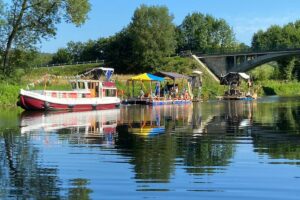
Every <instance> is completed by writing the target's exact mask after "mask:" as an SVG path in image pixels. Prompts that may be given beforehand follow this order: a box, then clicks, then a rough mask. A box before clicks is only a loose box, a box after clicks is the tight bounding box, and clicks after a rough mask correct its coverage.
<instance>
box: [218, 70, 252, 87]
mask: <svg viewBox="0 0 300 200" xmlns="http://www.w3.org/2000/svg"><path fill="white" fill-rule="evenodd" d="M240 77H241V78H243V79H245V80H249V79H250V76H249V75H248V74H246V73H243V72H229V73H228V74H226V75H224V76H221V78H220V84H221V85H229V84H230V83H232V82H238V81H239V79H240Z"/></svg>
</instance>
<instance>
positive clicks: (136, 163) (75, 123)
mask: <svg viewBox="0 0 300 200" xmlns="http://www.w3.org/2000/svg"><path fill="white" fill-rule="evenodd" d="M1 117H2V115H0V119H1ZM10 118H12V117H11V116H9V119H10ZM299 119H300V101H299V100H293V101H289V100H284V101H281V100H277V101H266V100H261V101H253V102H247V101H227V102H226V101H224V102H219V101H218V102H208V103H201V104H191V105H165V106H154V107H149V106H141V105H137V106H124V107H121V108H120V109H116V110H106V111H89V112H76V113H71V112H50V113H40V112H35V113H27V112H25V113H22V115H21V117H20V122H19V124H20V127H19V126H18V125H15V126H14V127H13V126H12V125H10V127H12V128H9V129H7V128H2V127H3V126H4V124H5V123H2V124H1V126H0V133H1V135H0V145H1V149H0V158H1V160H2V162H1V164H0V176H1V179H0V184H1V186H2V187H1V189H0V198H3V199H5V198H8V197H10V196H11V197H13V198H36V199H39V198H44V197H45V196H46V197H49V198H54V199H60V198H65V199H93V198H95V197H97V195H101V194H104V196H106V197H107V196H109V194H110V195H111V194H112V195H115V194H114V192H113V193H112V192H111V191H114V190H115V187H119V188H121V189H118V192H122V191H123V192H124V191H125V192H124V193H123V194H127V193H126V192H128V191H130V190H134V191H136V190H137V191H147V192H154V191H155V192H158V191H159V192H162V191H163V192H165V193H172V192H173V191H177V190H179V189H178V188H181V189H180V191H202V192H207V191H209V192H213V193H214V194H215V193H218V192H220V191H227V192H229V193H230V191H229V189H228V187H231V188H233V189H235V188H239V187H240V188H242V189H243V190H246V189H247V188H249V187H254V186H255V183H257V182H260V183H268V182H267V180H265V179H263V178H261V177H260V176H259V175H256V173H257V172H258V171H260V170H265V171H264V173H266V174H267V173H268V170H269V168H270V169H273V170H274V166H277V165H278V164H280V165H284V166H285V167H286V168H287V169H289V170H293V168H291V167H295V165H296V166H299V164H300V162H299V160H300V153H299V152H300V124H299ZM47 147H51V148H48V149H47ZM49 149H50V150H49ZM51 149H52V150H51ZM46 150H47V151H46ZM51 156H52V157H51ZM49 157H50V158H52V160H51V159H50V161H49V160H47V159H49ZM262 163H267V165H268V166H267V167H266V165H263V164H262ZM275 164H276V165H275ZM248 165H249V167H248ZM241 166H242V167H241ZM263 167H265V168H263ZM297 169H298V168H297ZM297 169H296V170H297ZM248 172H250V174H251V175H248ZM277 172H278V171H277ZM292 172H295V171H292ZM296 172H299V170H298V171H296ZM274 174H275V175H277V174H280V173H274ZM293 175H294V174H293ZM272 177H273V173H272ZM297 177H298V176H297ZM226 178H227V179H226ZM232 178H239V180H242V179H247V181H246V182H247V183H246V182H244V184H245V185H244V186H240V185H238V184H235V183H232V182H231V180H232ZM277 178H278V177H277ZM248 181H249V183H248ZM265 181H266V182H265ZM250 183H251V184H250ZM222 184H223V185H222ZM249 184H250V185H249ZM273 184H275V182H274V183H273ZM266 185H267V184H266ZM120 186H122V187H120ZM279 186H280V184H278V185H276V187H279ZM243 187H244V188H243ZM107 190H109V191H110V193H109V194H108V192H107V193H105V192H106V191H107ZM254 190H255V189H254ZM264 191H267V190H264ZM151 194H157V193H151ZM224 194H225V193H224ZM226 194H227V193H226ZM231 194H232V193H231ZM93 195H94V196H93ZM134 195H141V193H138V194H137V193H135V194H134ZM142 196H143V197H145V198H146V197H149V196H147V195H144V194H143V195H142ZM154 196H155V195H154ZM115 197H116V199H118V198H117V196H115ZM118 197H120V196H118ZM175 197H176V195H175ZM125 198H129V197H128V196H125Z"/></svg>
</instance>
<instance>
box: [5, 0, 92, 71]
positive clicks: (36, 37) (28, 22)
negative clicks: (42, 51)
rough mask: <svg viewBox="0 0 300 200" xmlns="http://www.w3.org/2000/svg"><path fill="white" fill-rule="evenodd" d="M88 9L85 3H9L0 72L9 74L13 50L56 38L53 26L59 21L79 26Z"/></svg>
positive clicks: (28, 0) (65, 0)
mask: <svg viewBox="0 0 300 200" xmlns="http://www.w3.org/2000/svg"><path fill="white" fill-rule="evenodd" d="M89 10H90V4H89V2H88V0H12V1H11V2H10V3H9V5H8V6H7V7H5V14H4V15H2V16H3V20H4V25H3V26H1V30H0V37H1V39H0V40H1V41H0V42H1V44H4V45H3V46H2V52H3V59H2V65H1V70H2V72H3V73H4V74H10V73H11V72H12V70H13V68H12V66H11V65H10V63H9V58H10V52H11V49H12V48H15V49H17V48H20V47H22V48H31V47H34V46H35V44H36V43H38V42H39V41H40V40H41V39H42V38H49V37H53V36H55V34H56V27H55V25H56V24H58V23H60V22H61V20H62V19H64V20H65V21H66V22H69V23H74V24H75V25H76V26H80V25H81V24H83V23H84V22H85V21H86V19H87V13H88V11H89Z"/></svg>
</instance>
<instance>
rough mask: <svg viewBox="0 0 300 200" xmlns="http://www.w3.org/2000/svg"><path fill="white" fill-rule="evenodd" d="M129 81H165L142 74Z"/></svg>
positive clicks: (151, 75)
mask: <svg viewBox="0 0 300 200" xmlns="http://www.w3.org/2000/svg"><path fill="white" fill-rule="evenodd" d="M128 80H131V81H164V80H165V79H164V78H162V77H159V76H155V75H153V74H149V73H144V74H139V75H137V76H133V77H131V78H130V79H128Z"/></svg>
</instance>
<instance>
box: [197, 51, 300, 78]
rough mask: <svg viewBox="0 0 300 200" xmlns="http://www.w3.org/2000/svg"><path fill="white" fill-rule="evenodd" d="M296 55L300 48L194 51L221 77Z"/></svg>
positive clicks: (209, 68)
mask: <svg viewBox="0 0 300 200" xmlns="http://www.w3.org/2000/svg"><path fill="white" fill-rule="evenodd" d="M296 55H300V48H298V49H285V50H273V51H260V52H250V51H244V52H242V51H241V52H221V53H214V54H201V53H193V55H192V56H193V57H194V58H195V59H197V60H198V62H200V63H201V64H202V65H204V66H205V67H207V68H208V70H210V71H211V72H212V73H213V74H214V75H215V76H217V77H220V76H221V75H224V74H227V73H229V72H246V71H248V70H251V69H253V68H255V67H257V66H259V65H262V64H264V63H267V62H270V61H276V60H278V59H280V58H283V57H288V56H296Z"/></svg>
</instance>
